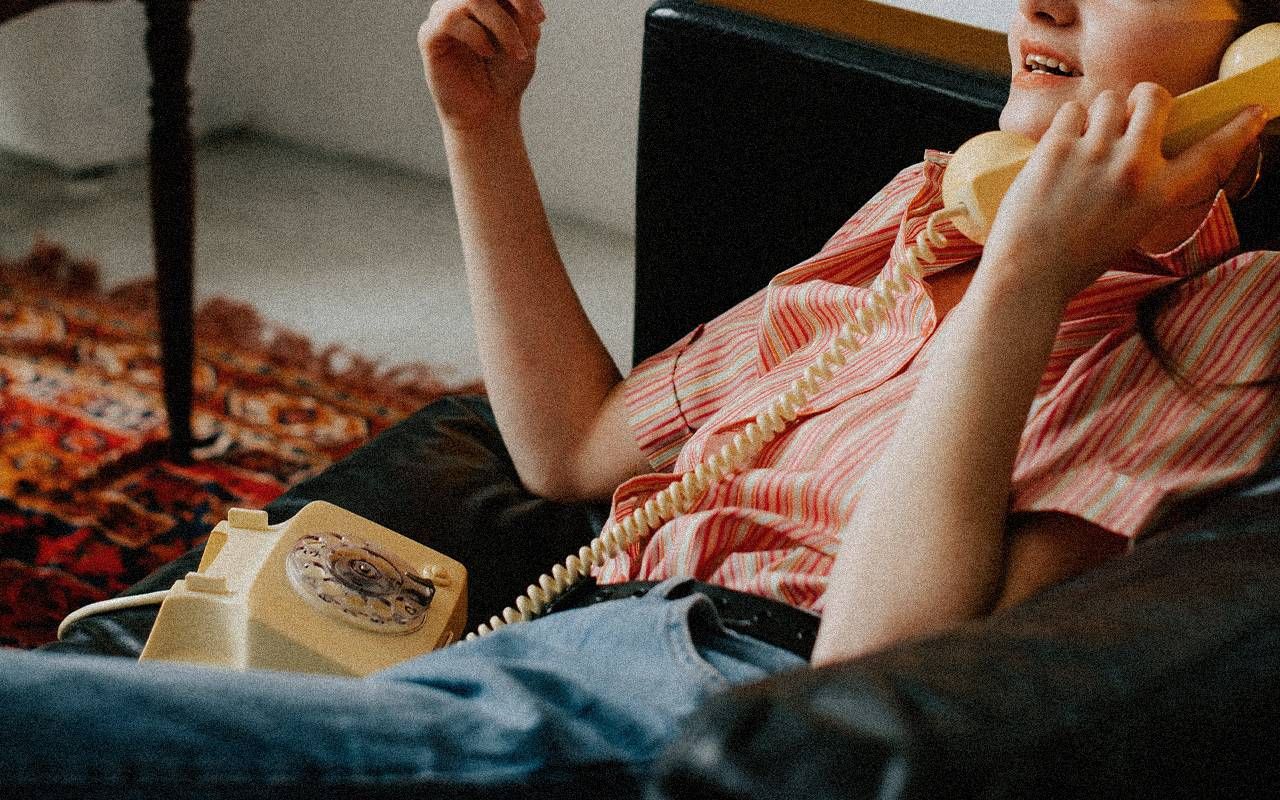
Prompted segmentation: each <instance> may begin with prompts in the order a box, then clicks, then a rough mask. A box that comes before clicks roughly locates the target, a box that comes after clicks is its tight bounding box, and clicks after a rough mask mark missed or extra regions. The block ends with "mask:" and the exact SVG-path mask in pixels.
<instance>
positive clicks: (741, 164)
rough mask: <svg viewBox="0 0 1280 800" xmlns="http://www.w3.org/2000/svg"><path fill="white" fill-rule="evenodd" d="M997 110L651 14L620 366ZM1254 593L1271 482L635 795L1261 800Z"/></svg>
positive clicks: (686, 16)
mask: <svg viewBox="0 0 1280 800" xmlns="http://www.w3.org/2000/svg"><path fill="white" fill-rule="evenodd" d="M1006 91H1007V87H1006V80H1005V79H1003V78H997V77H994V76H988V75H983V74H978V73H973V72H969V71H966V70H964V69H960V68H956V67H952V66H948V65H945V64H937V63H930V62H928V61H927V60H922V59H920V58H918V57H915V56H910V55H906V54H902V53H894V52H890V51H886V50H883V49H880V48H877V47H876V46H874V45H871V44H869V43H865V42H858V41H851V40H847V39H842V38H835V37H831V36H826V35H823V34H819V33H815V32H811V31H805V30H799V29H796V28H794V27H790V26H787V25H782V24H778V23H773V22H768V21H764V20H760V19H756V18H753V17H749V16H745V15H742V14H738V13H734V12H731V11H727V10H724V9H717V8H713V7H709V6H705V5H702V4H700V3H695V2H687V1H685V0H664V1H663V2H659V3H658V4H656V5H655V6H654V7H653V8H652V9H651V11H650V13H649V17H648V22H647V28H646V42H645V64H644V85H643V93H642V99H641V120H640V162H639V181H638V187H637V191H638V197H637V207H638V218H637V232H636V236H637V265H636V269H637V297H636V353H637V357H638V358H639V357H641V356H643V355H647V354H648V353H650V352H652V351H655V350H657V349H659V348H661V347H662V346H665V345H666V344H667V343H668V342H669V341H670V340H671V339H672V338H673V337H674V336H675V335H679V334H681V333H683V332H684V329H687V328H690V327H692V325H694V324H696V323H697V322H700V321H703V320H705V319H707V318H709V317H710V316H711V315H713V314H714V313H717V312H719V311H721V310H723V309H724V308H727V307H729V306H730V305H732V304H733V303H734V302H736V301H737V300H739V299H741V298H742V297H744V296H746V295H747V294H748V293H749V292H751V291H753V290H755V289H757V288H759V286H761V285H763V284H764V283H765V282H766V281H767V280H768V279H769V278H770V277H771V276H772V275H773V274H774V273H776V272H777V271H779V270H780V269H782V268H785V267H787V266H790V265H791V264H794V263H797V262H799V261H800V260H802V259H804V258H806V257H808V256H809V255H811V254H812V253H813V252H816V251H817V249H818V248H819V247H820V246H821V244H822V243H823V241H825V239H826V238H827V237H828V236H829V235H830V234H831V233H832V232H833V231H834V230H835V229H836V228H837V227H839V225H840V224H841V223H842V222H844V220H845V219H847V218H848V217H849V216H850V214H852V212H853V211H855V210H856V209H857V208H858V206H860V205H861V203H862V201H864V200H865V199H866V198H867V197H869V196H870V195H871V194H872V193H874V192H875V191H876V190H877V189H879V188H880V187H881V186H882V185H883V184H884V183H885V182H886V181H887V180H888V179H889V178H891V177H892V176H893V175H894V174H895V173H896V172H898V171H899V170H900V169H901V168H903V167H905V166H907V165H908V164H911V163H914V162H916V161H919V160H920V158H921V156H922V154H923V150H924V149H925V148H926V147H933V148H937V149H942V150H948V149H953V148H954V147H955V146H957V145H959V144H960V143H962V142H963V141H965V140H966V139H967V138H969V137H970V136H972V135H974V134H976V133H979V132H982V131H984V130H991V129H994V128H995V127H996V126H997V120H998V116H999V109H1000V107H1001V106H1002V105H1003V103H1004V99H1005V93H1006ZM1275 220H1276V217H1275V216H1274V215H1272V216H1271V219H1270V224H1271V225H1273V226H1274V225H1275V224H1276V222H1275ZM672 320H675V321H677V324H676V325H675V327H676V328H677V330H668V329H666V328H665V327H664V326H665V325H666V324H667V323H668V322H669V321H672ZM1278 588H1280V461H1278V462H1273V463H1272V464H1270V465H1269V466H1268V467H1267V468H1265V469H1264V470H1262V471H1261V472H1260V473H1258V474H1257V475H1256V476H1255V477H1254V478H1253V479H1252V480H1250V481H1248V482H1246V483H1245V484H1243V485H1241V486H1237V487H1232V488H1230V489H1226V490H1224V491H1222V492H1219V493H1217V494H1216V495H1215V496H1212V497H1201V498H1199V499H1197V500H1196V501H1194V502H1188V503H1186V504H1184V505H1182V506H1181V507H1179V508H1176V509H1172V510H1171V511H1170V513H1169V514H1168V516H1167V517H1166V518H1165V521H1164V522H1163V523H1161V524H1160V525H1159V531H1158V532H1156V533H1155V534H1153V535H1152V536H1150V537H1149V538H1146V539H1144V540H1143V541H1142V543H1141V544H1140V545H1139V546H1138V547H1137V548H1136V551H1135V552H1134V553H1133V554H1132V555H1130V556H1129V557H1126V558H1124V559H1121V560H1119V561H1116V562H1113V563H1112V564H1111V565H1110V566H1108V567H1106V568H1104V569H1101V570H1098V571H1096V572H1093V573H1090V574H1088V575H1085V576H1082V577H1081V578H1079V579H1078V580H1075V581H1073V582H1070V583H1068V584H1065V585H1063V586H1060V587H1057V588H1056V589H1054V590H1052V591H1050V592H1046V593H1044V594H1043V595H1041V596H1039V597H1037V598H1035V599H1034V600H1032V601H1030V602H1028V603H1026V604H1024V605H1022V606H1020V607H1017V608H1014V609H1011V610H1008V611H1006V612H1003V613H1001V614H997V615H995V616H992V617H990V618H987V619H983V620H979V621H976V622H974V623H972V624H969V625H967V626H965V627H964V628H962V629H960V630H958V631H955V632H952V633H949V634H946V635H943V636H939V637H934V638H930V639H927V640H922V641H917V642H909V643H906V644H903V645H901V646H898V647H895V648H892V649H890V650H888V651H886V652H883V653H879V654H876V655H873V656H871V657H867V658H862V659H859V660H857V661H854V662H851V663H848V664H845V665H841V666H838V667H834V668H828V669H822V670H803V671H800V672H797V673H792V674H787V675H781V676H778V677H776V678H773V679H771V680H768V681H765V682H764V683H761V684H758V685H755V686H750V687H744V688H741V689H737V690H734V691H732V692H729V693H727V694H725V695H723V696H721V697H720V698H718V699H716V700H715V701H714V702H712V703H710V704H708V705H707V706H706V707H705V708H704V709H703V710H702V712H701V713H699V714H698V715H697V716H695V717H694V718H693V719H691V720H690V721H689V723H688V724H687V726H686V730H685V732H684V735H683V736H682V738H681V739H680V740H679V741H677V742H676V743H675V744H674V745H673V746H672V747H671V748H670V749H669V751H668V753H667V755H666V758H665V760H664V762H663V763H662V764H661V765H660V768H659V769H658V770H657V771H656V774H655V779H654V785H653V786H652V787H650V790H651V794H650V796H651V797H662V798H671V799H672V800H675V799H676V798H680V799H682V800H683V799H685V798H689V799H692V798H700V799H702V798H716V799H717V800H728V799H729V798H733V799H734V800H737V799H738V798H742V800H747V798H765V797H769V798H772V797H780V798H781V797H786V798H796V797H808V798H850V799H853V798H857V799H858V800H873V799H874V800H907V799H908V798H912V799H914V798H935V797H938V798H941V797H946V798H1037V799H1038V800H1042V799H1043V798H1067V797H1070V798H1098V797H1128V798H1134V797H1141V798H1174V797H1179V798H1209V797H1271V796H1275V795H1276V793H1278V792H1280V758H1278V757H1277V756H1278V755H1280V749H1278V748H1277V746H1276V745H1275V744H1274V742H1276V741H1280V591H1277V589H1278Z"/></svg>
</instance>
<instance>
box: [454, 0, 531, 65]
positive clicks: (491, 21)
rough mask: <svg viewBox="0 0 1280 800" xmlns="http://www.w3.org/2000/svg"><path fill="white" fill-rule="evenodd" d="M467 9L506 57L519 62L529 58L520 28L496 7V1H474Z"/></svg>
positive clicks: (506, 13) (509, 16) (509, 15)
mask: <svg viewBox="0 0 1280 800" xmlns="http://www.w3.org/2000/svg"><path fill="white" fill-rule="evenodd" d="M468 9H469V10H470V12H471V16H472V18H473V19H475V20H476V21H477V22H479V23H480V24H481V25H483V26H484V27H485V29H486V30H488V31H489V33H490V34H492V35H493V37H494V38H495V39H496V40H497V41H498V43H499V44H501V45H502V49H503V50H504V51H506V53H507V54H508V55H511V56H514V57H515V58H518V59H520V60H521V61H523V60H525V59H526V58H528V57H529V48H528V46H527V45H526V44H525V43H524V37H523V36H521V35H520V28H519V27H518V26H517V25H516V23H515V20H513V19H512V18H511V14H509V13H508V12H507V10H506V9H504V8H503V7H502V6H500V5H498V3H497V2H496V0H475V2H472V3H470V4H469V5H468Z"/></svg>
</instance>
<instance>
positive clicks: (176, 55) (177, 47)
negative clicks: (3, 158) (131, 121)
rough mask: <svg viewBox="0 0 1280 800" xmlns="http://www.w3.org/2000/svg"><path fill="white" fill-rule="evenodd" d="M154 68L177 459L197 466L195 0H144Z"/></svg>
mask: <svg viewBox="0 0 1280 800" xmlns="http://www.w3.org/2000/svg"><path fill="white" fill-rule="evenodd" d="M144 3H145V6H146V14H147V34H146V40H147V61H148V63H149V64H150V66H151V80H152V85H151V237H152V242H153V244H154V248H155V261H156V293H157V300H158V308H157V313H158V314H159V324H160V363H161V377H162V381H163V387H164V406H165V412H166V414H167V415H168V418H169V457H170V459H172V460H174V461H176V462H179V463H189V462H190V461H191V444H192V441H191V396H192V387H191V369H192V361H193V358H194V350H195V331H194V324H193V315H194V312H193V308H192V305H193V299H192V292H193V266H192V264H193V261H194V240H195V174H194V167H193V161H194V158H193V145H192V135H191V90H190V87H189V86H188V85H187V74H188V69H189V66H190V63H191V47H192V34H191V27H190V18H191V3H190V2H189V1H188V0H182V1H181V2H175V1H174V0H144Z"/></svg>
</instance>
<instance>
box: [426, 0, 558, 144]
mask: <svg viewBox="0 0 1280 800" xmlns="http://www.w3.org/2000/svg"><path fill="white" fill-rule="evenodd" d="M546 17H547V14H546V11H545V10H544V9H543V6H542V3H541V2H540V0H436V2H435V4H434V5H432V6H431V11H430V13H429V14H428V15H427V21H426V22H424V23H422V27H421V28H419V29H418V49H419V50H420V51H421V52H422V63H423V66H424V68H425V69H426V75H427V85H428V86H430V88H431V93H432V96H433V97H434V98H435V104H436V112H437V113H438V114H439V115H440V121H441V123H442V124H444V125H446V126H448V127H450V128H453V129H454V130H469V129H475V128H484V127H488V126H491V125H494V124H498V123H505V122H511V121H514V120H515V118H516V117H517V116H518V113H519V108H520V98H521V96H522V95H523V94H524V90H525V88H526V87H528V85H529V81H530V79H531V78H532V77H533V71H534V65H535V62H536V53H537V49H538V40H539V38H540V36H541V33H542V22H543V20H545V19H546Z"/></svg>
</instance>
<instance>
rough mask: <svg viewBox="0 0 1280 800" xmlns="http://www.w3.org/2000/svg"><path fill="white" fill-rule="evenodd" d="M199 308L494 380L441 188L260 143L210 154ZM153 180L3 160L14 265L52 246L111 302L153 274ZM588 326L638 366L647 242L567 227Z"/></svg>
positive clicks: (201, 158) (570, 264) (202, 204)
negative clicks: (211, 304) (90, 263)
mask: <svg viewBox="0 0 1280 800" xmlns="http://www.w3.org/2000/svg"><path fill="white" fill-rule="evenodd" d="M197 159H198V166H197V186H198V189H197V191H198V195H197V196H198V200H197V223H196V226H197V241H196V300H197V303H198V302H200V301H201V300H203V299H205V298H208V297H210V296H214V295H223V296H227V297H231V298H236V299H240V300H246V301H249V302H251V303H253V304H254V306H255V307H256V308H257V309H258V310H259V311H260V312H262V314H263V315H264V316H265V317H267V318H268V319H270V320H272V321H274V322H276V323H278V324H280V325H282V326H284V327H287V328H291V329H294V330H297V331H300V332H302V333H304V334H306V335H308V336H310V337H311V338H312V341H313V342H314V343H315V344H316V345H317V346H323V345H325V344H328V343H330V342H336V343H341V344H345V345H347V346H348V347H351V348H352V349H354V350H356V351H358V352H361V353H363V354H365V355H367V356H371V357H376V358H381V359H383V361H384V363H386V364H399V363H405V362H411V361H423V362H426V363H428V364H431V365H433V366H435V367H437V368H438V370H439V373H438V374H439V375H440V376H441V377H442V379H444V380H445V382H446V383H451V384H452V383H464V382H467V381H469V380H471V379H473V378H476V377H479V376H480V367H479V362H478V358H477V355H476V347H475V338H474V335H473V331H472V323H471V312H470V306H469V304H468V300H467V292H466V282H465V275H464V272H463V265H462V253H461V246H460V244H459V240H458V229H457V223H456V220H455V217H454V212H453V204H452V201H451V198H450V196H449V188H448V185H447V184H446V183H445V182H444V181H443V180H441V179H438V178H433V177H428V176H423V175H419V174H414V173H409V172H405V171H400V170H396V169H392V168H388V167H386V166H383V165H379V164H372V163H368V162H359V161H352V160H346V159H341V158H337V157H334V156H332V155H326V154H321V153H315V152H309V151H306V150H302V149H298V148H296V147H293V146H291V145H289V144H287V143H283V142H279V141H275V140H269V139H265V138H262V137H259V136H256V135H253V134H246V133H234V134H227V135H224V136H221V137H217V138H214V139H211V140H209V141H207V142H205V143H204V144H203V145H202V146H201V148H200V151H199V153H198V155H197ZM146 182H147V175H146V170H145V167H144V166H143V165H135V166H132V167H127V168H123V169H120V170H118V171H117V172H115V173H113V174H107V175H102V176H98V177H86V178H83V179H80V180H68V179H66V178H65V177H64V176H62V175H59V174H57V173H55V172H53V171H51V170H49V169H46V168H42V167H40V166H38V165H34V164H31V163H26V162H20V161H17V160H15V159H13V158H5V157H2V156H0V254H3V255H5V256H8V257H15V256H17V255H20V254H21V253H24V252H26V250H27V249H28V248H29V246H30V243H31V239H32V236H33V235H34V233H35V232H36V231H43V232H44V234H45V235H46V236H48V237H49V238H51V239H53V240H55V241H58V242H61V243H63V244H65V245H66V246H67V247H68V248H70V249H71V251H72V252H73V253H75V254H77V255H90V256H94V257H95V258H97V259H98V260H99V261H100V262H101V264H102V275H103V283H104V285H105V286H107V287H111V286H114V285H116V284H118V283H120V282H123V281H126V280H130V279H133V278H138V277H144V276H147V275H150V274H151V270H152V265H151V244H150V228H149V222H148V220H149V211H148V206H147V192H146V185H147V183H146ZM552 227H553V229H554V230H555V233H556V238H557V241H558V242H559V244H560V250H561V253H562V255H563V258H564V261H565V263H566V265H567V268H568V270H569V274H570V276H571V277H572V279H573V281H574V285H575V286H576V287H577V290H578V293H579V296H580V297H581V299H582V303H583V306H584V307H585V308H586V311H587V314H588V315H589V316H590V317H591V319H592V320H593V321H594V322H595V324H596V328H597V330H599V331H600V335H601V338H602V339H603V340H604V343H605V346H606V347H607V348H608V349H609V352H610V353H611V354H612V355H613V356H614V358H615V360H617V362H618V363H619V365H620V366H622V367H624V372H625V367H627V366H629V365H630V363H631V320H632V308H631V298H632V295H633V292H634V278H633V262H632V252H633V242H632V240H631V239H630V237H628V236H625V235H623V234H620V233H617V232H612V231H607V230H604V229H601V228H600V227H598V226H595V225H592V224H588V223H584V222H582V221H577V220H572V219H564V218H557V217H554V216H553V219H552Z"/></svg>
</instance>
